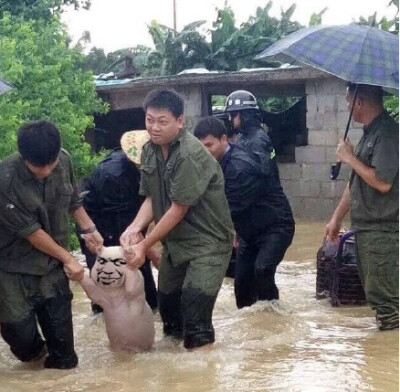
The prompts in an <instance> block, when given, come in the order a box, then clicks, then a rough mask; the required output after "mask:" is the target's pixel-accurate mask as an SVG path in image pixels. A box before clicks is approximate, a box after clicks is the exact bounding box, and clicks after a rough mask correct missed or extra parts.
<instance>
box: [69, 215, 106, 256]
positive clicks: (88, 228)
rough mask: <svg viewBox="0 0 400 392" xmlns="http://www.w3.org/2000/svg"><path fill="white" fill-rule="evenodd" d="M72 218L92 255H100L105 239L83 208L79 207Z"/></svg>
mask: <svg viewBox="0 0 400 392" xmlns="http://www.w3.org/2000/svg"><path fill="white" fill-rule="evenodd" d="M72 217H73V218H74V220H75V222H76V223H77V225H78V226H79V228H80V229H81V232H82V235H81V236H82V238H83V239H84V240H85V243H86V246H87V248H88V249H89V250H90V251H91V252H92V253H99V252H100V251H101V248H102V247H103V243H104V241H103V237H102V236H101V234H100V233H99V232H98V231H97V229H96V226H95V224H94V223H93V221H92V219H91V218H90V217H89V215H88V214H87V212H86V211H85V209H84V208H83V207H78V208H77V209H76V210H75V211H73V212H72Z"/></svg>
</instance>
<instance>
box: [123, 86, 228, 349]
mask: <svg viewBox="0 0 400 392" xmlns="http://www.w3.org/2000/svg"><path fill="white" fill-rule="evenodd" d="M183 107H184V102H183V99H182V98H181V97H180V95H178V94H177V93H176V92H175V91H173V90H153V91H152V92H150V93H149V95H148V96H147V98H146V100H145V103H144V110H145V113H146V128H147V131H148V133H149V135H150V141H149V142H148V143H146V144H145V145H144V147H143V153H142V156H141V184H140V194H141V195H143V196H145V197H146V199H145V201H144V203H143V204H142V206H141V208H140V210H139V213H138V215H137V216H136V218H135V219H134V221H133V222H132V223H131V225H130V226H129V227H128V228H127V230H126V231H125V232H124V234H123V235H122V236H121V244H122V246H123V247H124V249H125V252H126V253H127V263H128V265H129V266H130V267H131V268H138V267H140V266H141V265H142V264H143V262H144V255H145V252H146V250H147V249H148V248H149V247H151V246H152V245H153V244H154V243H156V242H157V241H159V240H161V241H162V244H163V256H162V261H161V265H160V270H159V282H158V300H159V301H158V306H159V310H160V314H161V318H162V321H163V325H164V333H165V334H166V335H171V336H174V337H178V338H179V337H183V338H184V346H185V347H186V348H195V347H200V346H204V345H206V344H209V343H212V342H214V340H215V337H214V328H213V324H212V312H213V309H214V304H215V301H216V298H217V295H218V292H219V289H220V287H221V284H222V281H223V278H224V275H225V272H226V269H227V266H228V262H229V259H230V255H231V251H232V241H233V228H232V221H231V218H230V214H229V208H228V203H227V201H226V197H225V194H224V178H223V174H222V171H221V168H220V166H219V164H218V162H216V161H215V160H214V159H213V158H212V156H211V155H210V154H209V153H208V152H207V151H206V150H205V149H204V147H203V146H202V144H201V143H200V142H199V141H198V140H197V139H196V138H195V137H194V136H193V135H191V134H190V133H189V132H187V131H186V130H184V129H183V123H184V117H183ZM132 150H135V149H131V151H132ZM135 151H136V150H135ZM125 152H126V153H128V156H129V149H128V150H126V151H125ZM153 219H154V221H155V223H156V225H155V227H154V229H153V230H152V231H151V233H150V234H149V235H148V236H147V237H146V238H145V239H144V240H142V241H140V240H139V239H138V238H137V235H138V233H140V232H141V231H142V230H143V228H144V227H146V226H147V225H148V224H149V223H150V222H151V221H152V220H153ZM139 241H140V242H139Z"/></svg>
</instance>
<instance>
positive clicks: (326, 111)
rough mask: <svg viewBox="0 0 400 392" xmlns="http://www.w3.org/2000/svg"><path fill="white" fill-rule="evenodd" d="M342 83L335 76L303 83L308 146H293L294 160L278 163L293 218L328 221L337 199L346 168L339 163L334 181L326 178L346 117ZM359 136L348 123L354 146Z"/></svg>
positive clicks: (357, 126)
mask: <svg viewBox="0 0 400 392" xmlns="http://www.w3.org/2000/svg"><path fill="white" fill-rule="evenodd" d="M345 93H346V83H345V82H344V81H342V80H340V79H337V78H330V79H318V80H312V81H308V82H306V94H307V114H306V126H307V129H308V145H307V146H304V147H296V151H295V159H296V161H295V163H285V164H280V165H279V173H280V177H281V182H282V186H283V189H284V191H285V193H286V195H287V197H288V199H289V202H290V204H291V207H292V209H293V213H294V215H295V217H296V218H297V219H307V220H328V219H329V218H330V216H331V214H332V212H333V211H334V209H335V208H336V206H337V204H338V203H339V201H340V198H341V196H342V193H343V190H344V188H345V186H346V184H347V180H348V178H349V174H350V168H349V167H348V166H347V165H342V168H341V171H340V175H339V177H338V179H337V180H336V181H332V180H331V179H330V170H331V165H332V164H333V163H335V162H336V154H335V152H336V147H337V144H338V142H339V140H340V139H341V138H343V135H344V131H345V128H346V125H347V121H348V118H349V111H348V108H347V102H346V99H345ZM361 135H362V128H361V125H360V124H357V123H353V122H352V123H351V125H350V129H349V139H350V141H351V143H352V144H353V145H354V146H355V145H356V144H357V143H358V141H359V139H360V137H361Z"/></svg>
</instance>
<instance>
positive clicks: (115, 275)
mask: <svg viewBox="0 0 400 392" xmlns="http://www.w3.org/2000/svg"><path fill="white" fill-rule="evenodd" d="M125 269H126V261H125V259H124V256H123V253H122V250H121V247H120V246H110V247H106V248H103V249H102V251H101V252H100V254H99V255H98V256H97V258H96V262H95V263H94V265H93V268H92V270H91V272H90V276H91V278H92V280H93V281H94V282H95V283H96V284H97V285H100V286H102V287H103V288H104V289H106V290H107V289H113V288H116V287H121V286H122V285H123V284H124V282H125Z"/></svg>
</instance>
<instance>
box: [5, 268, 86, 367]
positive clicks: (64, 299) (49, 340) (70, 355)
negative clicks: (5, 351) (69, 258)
mask: <svg viewBox="0 0 400 392" xmlns="http://www.w3.org/2000/svg"><path fill="white" fill-rule="evenodd" d="M0 287H1V292H2V293H3V294H5V295H7V296H13V298H14V300H13V301H12V303H7V302H6V301H4V306H7V307H9V308H8V309H7V311H8V312H9V314H13V315H15V320H17V321H14V322H2V323H1V336H2V337H3V339H4V340H5V342H6V343H8V344H9V346H10V349H11V351H12V352H13V354H14V355H15V356H16V357H17V358H18V359H19V360H20V361H22V362H26V361H30V360H31V359H33V358H35V357H37V356H38V355H39V354H40V352H41V351H42V350H43V348H44V345H45V341H46V346H47V351H48V353H49V356H48V358H47V359H46V362H45V367H48V368H49V367H55V368H59V369H70V368H73V367H75V366H76V365H77V364H78V357H77V355H76V353H75V351H74V335H73V327H72V310H71V301H72V293H71V291H70V289H69V283H68V279H67V277H66V276H65V274H64V271H63V269H62V268H61V267H57V268H55V269H54V270H52V271H50V272H49V273H48V274H47V275H42V276H38V275H24V274H14V273H8V272H3V271H0ZM11 305H13V307H11ZM38 324H39V326H40V329H41V331H42V334H43V337H44V339H45V341H44V340H43V338H42V336H41V335H40V333H39V329H38Z"/></svg>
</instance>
